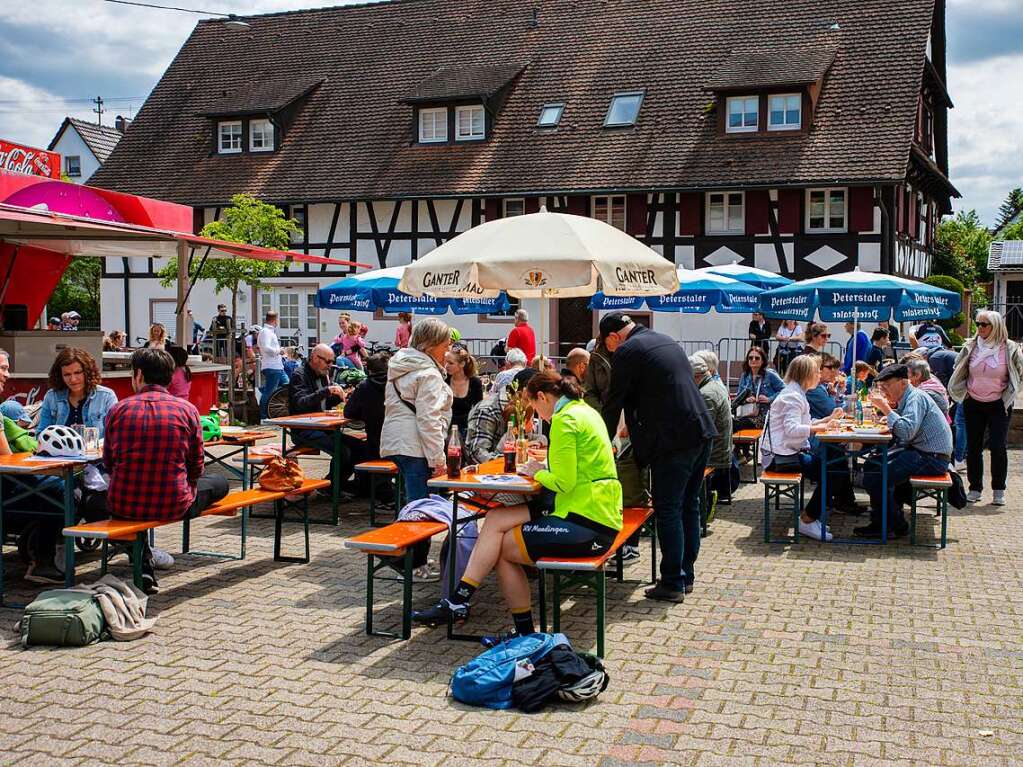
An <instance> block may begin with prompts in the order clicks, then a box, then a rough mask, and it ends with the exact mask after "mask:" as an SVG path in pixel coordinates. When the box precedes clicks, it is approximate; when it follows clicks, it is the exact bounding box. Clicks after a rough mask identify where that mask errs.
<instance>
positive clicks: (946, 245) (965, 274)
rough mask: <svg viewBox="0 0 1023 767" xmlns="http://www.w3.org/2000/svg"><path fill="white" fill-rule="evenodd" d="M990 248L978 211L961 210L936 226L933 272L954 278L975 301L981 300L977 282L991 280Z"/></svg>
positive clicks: (988, 236)
mask: <svg viewBox="0 0 1023 767" xmlns="http://www.w3.org/2000/svg"><path fill="white" fill-rule="evenodd" d="M990 245H991V234H990V232H988V230H987V229H986V228H985V227H984V226H983V225H982V224H981V223H980V216H978V215H977V211H975V210H971V211H965V212H964V211H960V212H959V214H958V215H957V216H956V217H955V218H950V219H945V220H944V221H942V222H941V223H940V224H939V225H938V231H937V237H936V238H935V255H934V264H933V271H934V272H935V273H936V274H945V275H948V276H950V277H955V278H956V279H957V280H959V281H960V282H961V283H963V285H965V286H966V287H967V288H969V289H970V290H971V291H973V294H974V301H975V302H977V301H979V300H981V298H982V295H981V291H980V290H979V288H978V283H981V282H990V281H991V273H990V272H989V271H988V270H987V254H988V247H989V246H990Z"/></svg>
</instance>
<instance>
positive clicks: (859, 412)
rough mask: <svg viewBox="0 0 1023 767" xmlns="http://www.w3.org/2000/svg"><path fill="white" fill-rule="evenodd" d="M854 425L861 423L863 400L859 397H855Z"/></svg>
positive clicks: (860, 424)
mask: <svg viewBox="0 0 1023 767" xmlns="http://www.w3.org/2000/svg"><path fill="white" fill-rule="evenodd" d="M856 425H857V426H862V425H863V400H862V399H860V398H859V397H857V398H856Z"/></svg>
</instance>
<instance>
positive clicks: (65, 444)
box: [38, 425, 85, 458]
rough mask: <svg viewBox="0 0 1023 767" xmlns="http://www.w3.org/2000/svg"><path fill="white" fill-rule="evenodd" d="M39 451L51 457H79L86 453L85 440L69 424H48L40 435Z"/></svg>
mask: <svg viewBox="0 0 1023 767" xmlns="http://www.w3.org/2000/svg"><path fill="white" fill-rule="evenodd" d="M38 453H39V454H40V455H46V456H50V457H51V458H77V457H80V456H82V455H83V454H84V453H85V441H84V440H83V439H82V435H81V434H79V433H78V432H77V431H75V430H74V429H72V428H70V427H68V426H57V425H53V426H47V427H46V428H45V429H43V433H42V434H40V435H39V450H38Z"/></svg>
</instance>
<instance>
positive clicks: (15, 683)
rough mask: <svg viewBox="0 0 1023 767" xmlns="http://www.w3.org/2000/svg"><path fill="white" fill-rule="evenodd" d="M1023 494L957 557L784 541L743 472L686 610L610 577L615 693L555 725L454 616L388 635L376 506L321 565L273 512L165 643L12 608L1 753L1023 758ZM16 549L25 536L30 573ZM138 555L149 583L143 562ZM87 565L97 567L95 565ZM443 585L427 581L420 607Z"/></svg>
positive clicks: (490, 594)
mask: <svg viewBox="0 0 1023 767" xmlns="http://www.w3.org/2000/svg"><path fill="white" fill-rule="evenodd" d="M1012 463H1014V464H1017V465H1018V463H1019V461H1018V460H1016V456H1013V459H1012ZM307 466H308V467H312V466H314V464H309V465H307ZM324 468H325V466H324ZM315 473H316V469H315V468H311V470H310V474H312V475H315ZM1010 486H1011V487H1012V488H1013V489H1010V491H1009V494H1008V497H1009V505H1008V506H1006V507H1003V508H997V507H994V506H990V505H986V501H987V500H989V498H990V494H989V493H988V496H987V497H986V498H985V502H984V503H982V504H980V505H977V506H974V507H970V508H968V509H965V510H963V511H955V510H952V517H951V522H950V545H949V548H948V549H947V550H946V551H943V552H937V551H933V550H926V549H922V548H917V549H912V548H910V547H909V546H908V545H906V544H905V543H900V544H896V545H890V546H888V547H887V548H886V549H883V548H881V547H879V546H847V545H835V546H821V545H820V544H816V543H802V544H800V545H799V546H795V547H792V546H783V545H772V546H766V545H764V544H763V543H762V542H761V541H762V530H761V517H760V514H761V511H760V508H761V505H760V498H761V497H762V496H761V493H760V489H759V488H758V487H755V486H751V485H744V486H743V489H742V491H741V492H740V493H739V494H738V496H737V501H736V503H735V504H734V505H733V506H731V507H727V506H724V507H721V509H720V511H719V513H718V517H717V519H716V520H715V521H714V523H713V526H712V534H711V536H710V537H709V538H707V539H705V541H704V546H703V551H702V552H701V556H700V559H699V563H698V567H699V571H698V583H697V590H696V591H695V593H694V594H692V595H691V596H690V597H689V598H688V599H687V601H686V602H685V604H681V605H666V604H662V603H652V602H648V601H645V600H643V599H642V590H641V588H640V587H639V586H636V585H630V584H613V585H611V586H610V588H609V595H608V648H609V652H608V667H609V670H610V674H611V676H612V682H611V686H610V688H609V689H608V690H607V692H606V693H605V694H604V695H602V696H601V697H600V699H599V700H598V701H597V702H595V703H593V704H591V705H589V706H586V707H583V708H576V707H568V706H559V707H552V708H549V709H548V710H546V711H545V712H543V713H540V714H535V715H522V714H518V713H514V712H491V711H486V710H479V709H471V708H468V707H465V706H462V705H460V704H457V703H455V702H453V701H452V700H451V699H450V698H448V697H447V695H446V687H447V682H448V679H449V678H450V675H451V672H452V670H453V669H454V668H455V667H456V666H457V665H459V664H460V663H463V662H465V661H466V660H468V659H469V658H471V657H472V656H473V655H475V654H476V653H477V652H478V651H479V648H477V647H475V646H473V645H471V644H468V643H463V642H448V641H446V640H445V639H444V638H443V634H442V630H441V629H436V630H428V629H417V630H415V632H414V634H413V637H412V640H411V641H409V642H406V643H401V642H388V641H386V640H383V639H379V638H375V637H367V636H365V635H364V633H363V615H364V613H363V610H364V607H363V605H364V602H363V596H364V588H365V586H364V578H365V562H364V559H363V558H362V557H361V556H359V555H356V554H353V553H350V552H346V551H344V550H343V549H342V547H341V541H342V539H343V538H344V537H345V536H347V535H350V534H353V533H357V532H361V531H363V530H365V529H366V527H367V518H366V516H365V509H364V507H362V506H359V507H355V508H353V510H352V511H351V513H350V514H346V515H345V516H344V517H343V518H342V523H341V526H340V528H339V529H335V528H332V527H330V526H329V525H318V526H315V527H314V528H313V534H312V562H311V563H310V564H308V565H286V564H276V563H274V562H273V559H272V543H273V528H272V524H271V523H270V522H269V521H266V520H254V522H253V525H252V532H251V534H250V538H249V555H248V558H247V559H246V560H244V561H241V562H224V561H220V560H214V559H209V558H204V557H198V556H179V557H178V559H177V563H176V564H175V566H174V568H173V569H172V570H171V571H168V572H166V573H165V574H163V575H162V576H161V586H162V590H161V593H160V594H159V595H158V596H156V597H154V598H153V599H152V600H151V614H153V615H157V616H159V620H158V622H157V626H156V630H155V632H154V633H153V634H152V635H151V636H149V637H147V638H145V639H143V640H140V641H136V642H129V643H124V644H120V643H114V642H102V643H100V644H97V645H93V646H91V647H87V648H84V649H79V650H71V649H63V650H47V649H32V650H29V651H25V650H22V649H21V648H20V647H19V646H18V644H17V642H16V636H15V633H14V631H13V629H12V626H13V624H14V622H15V621H16V620H17V618H18V613H17V612H16V611H14V610H9V609H8V610H0V638H2V639H3V643H2V647H0V675H2V678H3V688H2V694H0V764H3V765H8V764H19V765H47V766H49V765H59V764H64V763H68V764H83V763H88V764H100V763H117V764H119V765H127V764H146V765H164V764H168V765H170V764H180V765H199V764H217V765H231V764H281V765H331V764H346V765H347V764H353V765H354V764H371V763H372V764H378V763H386V764H426V765H434V764H444V765H459V764H480V763H484V762H486V763H488V764H509V765H521V764H543V765H559V766H560V765H566V766H569V765H597V764H600V765H605V766H606V767H611V766H613V765H625V764H651V765H655V764H656V765H660V764H680V765H699V766H700V767H703V766H704V765H718V764H720V765H788V764H824V765H845V766H848V767H852V766H853V765H856V766H860V765H863V766H866V765H910V764H919V765H983V766H984V767H988V766H993V765H1007V764H1023V756H1020V754H1021V753H1023V723H1021V712H1023V637H1021V634H1023V583H1021V580H1023V576H1021V568H1020V562H1021V557H1020V554H1021V551H1023V496H1021V494H1020V492H1019V491H1018V490H1016V489H1015V488H1018V487H1020V482H1019V477H1018V475H1017V477H1016V478H1014V479H1012V480H1011V481H1010ZM316 513H317V514H318V515H319V516H321V517H322V516H323V515H324V514H325V513H327V508H326V504H325V503H323V502H320V503H319V504H318V505H317V508H316ZM851 525H852V520H850V519H848V518H841V517H840V518H838V519H837V520H836V522H835V526H834V529H835V532H836V533H839V534H841V533H842V532H843V531H845V532H848V528H849V527H850V526H851ZM290 530H291V531H292V532H291V534H290V536H289V538H288V541H287V543H288V544H290V545H291V546H299V545H300V544H301V540H300V537H301V534H300V530H301V528H300V527H298V528H296V527H295V526H292V527H291V528H290ZM923 530H924V533H925V534H930V533H932V532H933V530H934V525H933V521H932V519H929V518H925V519H924V522H923ZM778 532H780V530H779V531H778ZM238 533H239V527H238V520H236V519H235V520H230V519H217V520H202V521H201V522H199V523H198V524H196V525H195V526H194V528H193V546H207V547H214V546H219V547H222V550H230V549H231V548H233V547H234V546H236V545H237V542H238ZM178 535H179V533H178V532H177V531H176V530H174V529H170V530H163V531H160V533H159V535H158V539H157V541H158V544H159V545H161V546H163V547H165V548H167V549H169V550H170V551H172V552H174V551H178V550H179V548H180V539H179V538H178V537H177V536H178ZM16 556H17V555H16V553H15V552H14V551H13V549H12V548H10V547H9V548H8V549H7V560H6V561H7V563H8V567H9V568H10V569H9V571H8V572H9V573H11V571H12V570H13V573H12V574H13V577H14V580H15V581H17V580H18V578H19V577H20V574H21V573H22V571H23V566H22V565H21V564H20V562H18V561H17V559H16ZM647 556H648V552H647V551H646V550H644V559H643V560H642V561H641V562H640V563H638V564H636V565H634V566H633V567H631V568H630V570H629V574H630V575H631V576H632V577H634V578H640V577H643V576H644V575H646V574H647V573H648V572H649V571H648V569H647V568H648V566H649V560H648V559H647V558H646V557H647ZM114 564H115V565H116V566H115V567H113V572H114V573H115V574H118V575H120V576H121V577H123V578H125V579H127V578H130V572H129V571H128V569H127V566H126V560H125V559H124V558H121V559H120V560H115V563H114ZM80 573H81V577H82V579H84V580H85V581H86V582H87V581H89V580H90V579H91V576H94V575H95V574H96V573H97V564H96V560H95V558H91V559H87V560H86V561H85V563H84V564H83V565H82V566H81V567H80ZM436 594H437V590H436V586H434V585H423V586H418V587H417V589H416V600H417V602H418V603H419V604H423V603H425V602H427V601H428V600H430V599H432V598H435V596H436ZM29 596H30V593H19V592H17V591H16V592H15V593H13V594H11V595H9V597H10V598H13V599H15V600H17V599H19V598H21V599H24V598H25V597H29ZM381 596H382V597H384V598H386V599H389V600H391V601H390V602H389V611H388V612H384V613H383V614H382V622H383V623H386V619H393V618H396V617H397V613H396V612H395V609H394V608H395V607H396V604H397V602H396V600H397V598H398V593H397V590H396V589H395V588H394V587H393V585H386V584H385V585H384V586H383V587H382V588H381ZM476 602H477V607H476V611H475V612H474V615H473V619H472V625H471V627H472V628H476V629H478V630H497V629H502V628H505V627H506V624H507V617H506V615H505V614H504V611H503V609H502V607H501V606H500V599H499V597H498V595H497V593H496V590H495V587H494V584H493V582H492V581H488V583H487V584H486V586H485V587H484V589H483V590H482V591H481V594H480V596H479V597H478V598H477V600H476ZM384 609H385V610H388V607H387V606H385V608H384ZM563 629H564V630H565V631H566V633H568V634H569V636H570V637H571V638H572V639H573V640H574V641H575V642H576V644H577V646H583V647H585V646H589V645H591V644H592V642H593V641H594V629H593V612H592V608H591V607H590V606H589V605H588V604H587V603H586V601H585V600H584V601H581V602H579V603H578V604H575V605H568V606H566V614H565V623H564V626H563Z"/></svg>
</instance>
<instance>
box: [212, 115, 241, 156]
mask: <svg viewBox="0 0 1023 767" xmlns="http://www.w3.org/2000/svg"><path fill="white" fill-rule="evenodd" d="M217 133H218V135H219V141H218V142H217V151H218V152H219V153H220V154H238V153H239V152H241V151H242V121H241V120H231V121H230V122H222V123H219V124H218V126H217Z"/></svg>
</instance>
